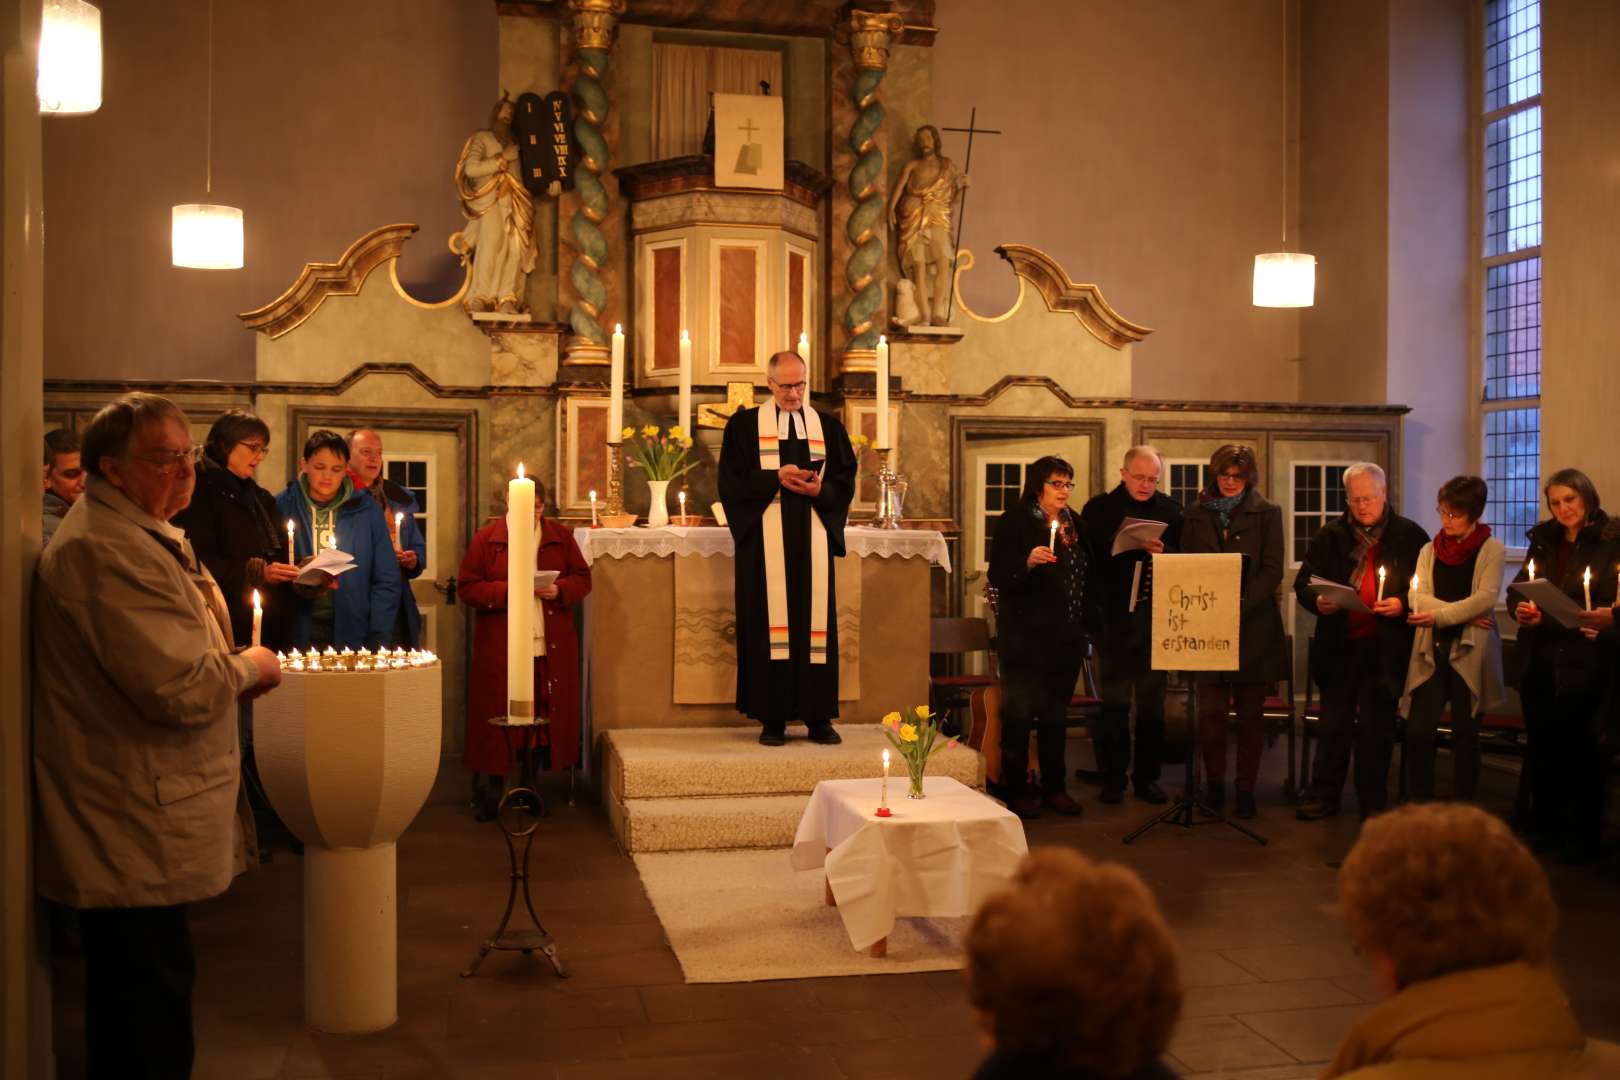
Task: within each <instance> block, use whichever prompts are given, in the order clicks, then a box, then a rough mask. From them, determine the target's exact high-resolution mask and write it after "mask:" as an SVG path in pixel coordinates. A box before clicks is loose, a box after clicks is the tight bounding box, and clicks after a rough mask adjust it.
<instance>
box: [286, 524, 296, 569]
mask: <svg viewBox="0 0 1620 1080" xmlns="http://www.w3.org/2000/svg"><path fill="white" fill-rule="evenodd" d="M296 528H297V526H295V525H294V524H293V519H292V518H288V519H287V561H288V562H293V561H294V559H293V530H294V529H296Z"/></svg>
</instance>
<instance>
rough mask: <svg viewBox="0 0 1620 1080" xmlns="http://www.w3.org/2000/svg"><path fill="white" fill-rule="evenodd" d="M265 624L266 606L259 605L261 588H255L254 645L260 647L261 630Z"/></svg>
mask: <svg viewBox="0 0 1620 1080" xmlns="http://www.w3.org/2000/svg"><path fill="white" fill-rule="evenodd" d="M263 626H264V608H262V607H260V606H259V590H258V589H254V590H253V647H254V648H258V647H259V631H260V629H261V628H262V627H263Z"/></svg>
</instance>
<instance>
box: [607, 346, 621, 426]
mask: <svg viewBox="0 0 1620 1080" xmlns="http://www.w3.org/2000/svg"><path fill="white" fill-rule="evenodd" d="M623 430H624V327H622V326H620V325H619V324H618V323H614V324H613V360H612V363H610V364H609V366H608V442H610V443H612V444H613V445H614V446H617V445H618V444H619V443H620V442H621V441H622V440H621V436H620V434H619V433H620V432H622V431H623Z"/></svg>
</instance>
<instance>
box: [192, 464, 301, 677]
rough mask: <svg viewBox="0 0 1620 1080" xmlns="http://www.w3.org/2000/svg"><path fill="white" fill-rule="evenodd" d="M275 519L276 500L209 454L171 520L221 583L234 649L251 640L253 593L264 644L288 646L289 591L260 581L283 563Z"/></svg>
mask: <svg viewBox="0 0 1620 1080" xmlns="http://www.w3.org/2000/svg"><path fill="white" fill-rule="evenodd" d="M278 520H279V519H278V516H277V513H276V500H275V496H273V495H271V494H270V493H269V492H268V491H266V490H264V489H263V488H262V487H260V486H259V485H258V484H256V483H255V482H254V481H253V480H251V479H249V480H243V479H242V478H241V477H239V476H237V475H236V474H235V473H233V472H231V471H230V470H229V469H227V468H225V466H223V465H221V464H220V463H219V462H217V461H215V460H214V458H213V457H212V456H210V455H204V457H203V459H202V463H201V464H200V465H198V466H197V488H196V490H195V491H194V492H193V493H192V496H191V503H190V505H188V506H187V507H186V508H185V509H184V510H182V511H180V512H179V513H178V514H176V515H175V516H174V522H173V524H174V525H175V526H176V527H177V528H181V529H184V530H185V531H186V537H187V538H188V539H189V540H190V541H191V546H192V549H193V550H194V551H196V553H197V558H199V559H201V560H202V563H203V565H204V566H206V567H208V572H209V573H210V574H213V575H214V580H215V581H217V582H219V591H220V592H222V593H223V594H224V595H225V604H226V606H227V607H229V608H230V611H231V634H232V636H233V637H234V638H235V639H236V644H237V645H238V646H244V645H249V644H251V643H252V640H253V590H254V589H258V590H259V593H260V603H261V604H262V605H263V607H264V625H263V627H262V628H261V632H260V637H261V640H262V641H263V643H264V644H265V645H266V646H267V647H268V648H271V649H286V648H290V647H291V645H292V615H293V608H294V605H295V603H296V600H295V598H294V596H293V593H292V588H291V587H290V586H287V585H267V584H265V582H264V579H263V574H264V564H265V563H266V562H286V561H287V533H286V531H285V529H284V528H283V529H279V530H278V528H277V521H278Z"/></svg>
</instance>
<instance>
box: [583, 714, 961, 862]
mask: <svg viewBox="0 0 1620 1080" xmlns="http://www.w3.org/2000/svg"><path fill="white" fill-rule="evenodd" d="M803 732H804V729H803V728H802V727H800V726H797V725H790V726H789V727H788V744H787V745H786V746H778V747H771V746H761V745H759V742H758V738H759V728H758V726H757V725H753V726H750V727H747V728H729V727H728V728H681V729H669V728H620V729H617V730H613V731H608V732H605V733H603V735H602V737H601V740H600V742H599V743H598V750H597V752H598V754H600V755H601V757H600V760H601V761H602V778H603V789H604V793H605V799H604V804H605V805H606V807H607V814H608V821H609V822H610V823H611V824H612V826H613V833H614V835H615V836H616V837H617V838H618V840H619V846H620V847H621V848H623V849H624V850H625V851H626V852H627V853H630V854H635V853H639V852H653V851H716V850H725V849H730V848H775V847H780V848H787V847H791V846H792V845H793V833H794V830H795V829H796V828H797V827H798V824H799V818H800V816H801V815H802V814H803V813H804V808H805V805H806V804H807V803H808V802H809V801H810V792H811V791H813V790H815V786H816V784H817V783H818V782H820V781H822V780H847V779H853V778H856V777H862V776H880V775H882V772H883V767H882V756H883V750H884V748H885V747H887V746H889V745H890V744H889V741H888V739H887V738H885V737H884V735H883V729H882V728H880V727H879V726H878V725H876V724H839V725H838V733H839V734H840V735H842V736H843V737H844V741H843V743H842V744H841V745H839V746H819V745H817V744H816V743H813V742H810V741H809V740H808V739H806V738H805V737H804V733H803ZM891 756H892V757H894V758H896V759H897V760H896V761H895V762H894V763H893V764H892V765H891V772H890V774H889V798H890V801H891V802H892V801H894V800H896V799H904V798H905V797H906V771H905V766H904V765H903V764H902V763H901V762H899V761H898V757H899V755H891ZM928 774H929V775H930V776H949V777H952V778H954V779H955V780H958V781H960V782H961V783H963V784H966V785H967V786H969V787H982V786H983V782H984V769H983V765H982V762H981V760H980V758H979V755H978V754H977V753H975V752H974V751H973V750H970V749H968V747H967V746H966V745H958V746H957V747H956V748H955V749H954V750H942V751H940V752H939V753H938V754H936V755H935V756H934V757H933V758H932V759H931V760H930V761H929V763H928Z"/></svg>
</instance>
